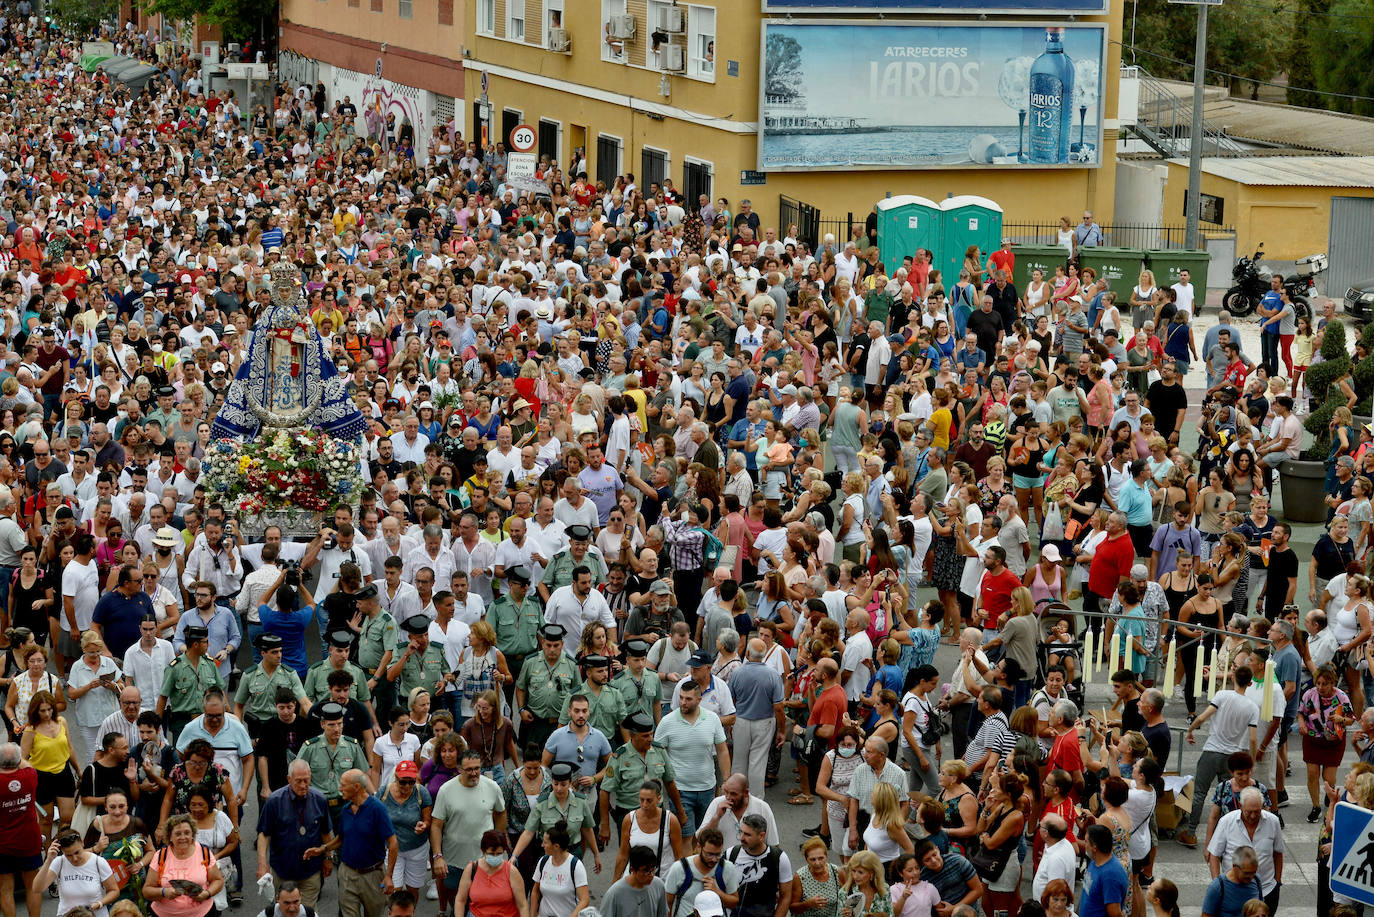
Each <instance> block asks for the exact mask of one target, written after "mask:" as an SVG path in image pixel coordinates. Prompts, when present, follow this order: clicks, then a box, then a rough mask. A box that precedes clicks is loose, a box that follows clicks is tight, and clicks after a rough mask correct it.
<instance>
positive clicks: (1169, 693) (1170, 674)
mask: <svg viewBox="0 0 1374 917" xmlns="http://www.w3.org/2000/svg"><path fill="white" fill-rule="evenodd" d="M1177 640H1178V638H1177V637H1173V638H1171V639H1170V640H1169V644H1168V646H1166V647H1165V650H1164V651H1165V652H1166V653H1168V654H1169V658H1168V659H1166V660H1165V661H1164V698H1165V699H1166V700H1167V699H1169V698H1171V697H1173V696H1174V674H1175V673H1174V665H1175V664H1176V661H1175V657H1174V654H1175V652H1176V651H1177V649H1178V647H1177V646H1176V645H1175V644H1176V642H1177Z"/></svg>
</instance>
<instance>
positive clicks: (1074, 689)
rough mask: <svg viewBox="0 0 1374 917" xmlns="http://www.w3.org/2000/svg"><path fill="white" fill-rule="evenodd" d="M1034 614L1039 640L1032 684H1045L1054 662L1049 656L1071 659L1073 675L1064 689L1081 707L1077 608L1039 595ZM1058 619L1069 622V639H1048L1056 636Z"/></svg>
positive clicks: (1059, 621)
mask: <svg viewBox="0 0 1374 917" xmlns="http://www.w3.org/2000/svg"><path fill="white" fill-rule="evenodd" d="M1035 616H1036V617H1037V618H1038V619H1039V620H1040V644H1039V645H1038V646H1037V647H1036V648H1035V655H1036V665H1037V667H1038V669H1039V670H1038V671H1037V672H1036V673H1035V688H1036V689H1037V690H1038V689H1040V688H1042V687H1044V685H1045V675H1046V673H1047V672H1048V671H1049V668H1050V666H1051V665H1052V664H1053V662H1052V661H1051V659H1052V658H1054V659H1058V660H1059V662H1060V664H1063V663H1064V662H1065V661H1066V660H1071V661H1072V665H1071V666H1066V668H1069V669H1070V670H1071V671H1072V673H1073V677H1072V678H1070V679H1067V680H1066V682H1065V686H1064V687H1065V691H1066V693H1067V694H1068V696H1069V700H1071V701H1073V702H1074V703H1075V704H1077V705H1078V709H1079V710H1082V709H1083V641H1082V640H1081V639H1080V638H1079V637H1078V636H1077V635H1078V634H1079V632H1080V631H1079V626H1080V624H1081V621H1080V619H1079V615H1078V613H1077V612H1076V611H1074V610H1073V609H1072V608H1070V607H1069V606H1068V605H1066V604H1065V603H1063V602H1059V601H1055V600H1054V599H1041V600H1040V601H1039V602H1037V603H1036V604H1035ZM1061 622H1066V623H1067V624H1068V631H1067V635H1068V637H1069V640H1068V642H1051V639H1052V638H1053V637H1054V636H1055V628H1056V626H1057V625H1059V624H1060V623H1061Z"/></svg>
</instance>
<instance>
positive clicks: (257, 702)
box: [234, 634, 310, 746]
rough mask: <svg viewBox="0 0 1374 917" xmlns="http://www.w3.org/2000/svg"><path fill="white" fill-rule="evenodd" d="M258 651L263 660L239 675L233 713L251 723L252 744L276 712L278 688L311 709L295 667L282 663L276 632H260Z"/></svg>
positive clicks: (249, 726) (303, 707)
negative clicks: (285, 690)
mask: <svg viewBox="0 0 1374 917" xmlns="http://www.w3.org/2000/svg"><path fill="white" fill-rule="evenodd" d="M257 647H258V652H260V653H262V661H261V662H259V663H258V664H257V665H255V666H253V667H252V668H250V669H249V670H248V671H247V672H244V673H243V678H241V679H239V687H238V690H237V691H235V692H234V716H236V717H238V718H239V719H241V720H243V725H244V726H246V727H248V735H249V736H251V737H252V739H253V745H254V746H256V745H257V743H258V736H259V735H260V734H261V730H262V727H263V724H264V723H267V722H269V721H271V720H272V719H274V718H275V717H276V715H277V688H287V689H288V690H290V692H291V696H292V697H294V698H296V704H297V709H298V710H300V711H301V712H303V713H305V712H309V710H310V699H309V697H307V696H306V693H305V687H304V686H303V685H302V684H301V677H300V676H299V675H297V674H296V672H295V670H294V669H291V668H289V667H287V666H284V665H282V664H281V651H282V650H281V647H282V639H281V637H279V636H277V635H276V634H259V635H258V639H257Z"/></svg>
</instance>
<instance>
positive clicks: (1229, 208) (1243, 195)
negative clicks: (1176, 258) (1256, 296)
mask: <svg viewBox="0 0 1374 917" xmlns="http://www.w3.org/2000/svg"><path fill="white" fill-rule="evenodd" d="M1202 192H1203V193H1204V194H1215V195H1218V196H1220V197H1221V199H1222V200H1223V202H1224V203H1223V207H1224V211H1223V217H1224V219H1225V221H1226V224H1227V225H1228V226H1234V227H1235V228H1236V252H1237V254H1238V255H1240V254H1247V255H1248V254H1250V253H1251V252H1253V251H1254V250H1255V249H1256V248H1258V247H1259V244H1260V243H1261V242H1263V243H1264V253H1265V255H1266V256H1267V257H1269V258H1272V259H1274V260H1277V261H1296V260H1297V259H1299V258H1305V257H1307V256H1308V255H1311V254H1313V253H1315V252H1324V251H1327V250H1328V247H1329V245H1330V242H1329V236H1330V232H1331V198H1332V197H1374V188H1333V187H1329V186H1325V187H1321V186H1316V187H1303V186H1287V185H1242V184H1240V183H1238V182H1234V181H1231V180H1229V179H1225V178H1220V177H1218V176H1215V175H1208V174H1207V173H1206V172H1204V173H1203V174H1202ZM1187 193H1188V168H1187V167H1186V166H1184V165H1182V164H1179V163H1170V164H1169V184H1168V187H1167V188H1166V189H1165V201H1164V212H1165V213H1166V214H1167V213H1182V212H1183V199H1184V197H1185V196H1187Z"/></svg>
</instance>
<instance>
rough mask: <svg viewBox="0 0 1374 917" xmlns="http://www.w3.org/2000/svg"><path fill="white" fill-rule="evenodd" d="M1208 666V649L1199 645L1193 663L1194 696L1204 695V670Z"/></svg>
mask: <svg viewBox="0 0 1374 917" xmlns="http://www.w3.org/2000/svg"><path fill="white" fill-rule="evenodd" d="M1206 666H1207V647H1205V646H1201V645H1199V646H1198V648H1197V656H1195V657H1194V663H1193V696H1194V697H1197V696H1199V695H1201V694H1202V670H1203V669H1204V668H1205V667H1206Z"/></svg>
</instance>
